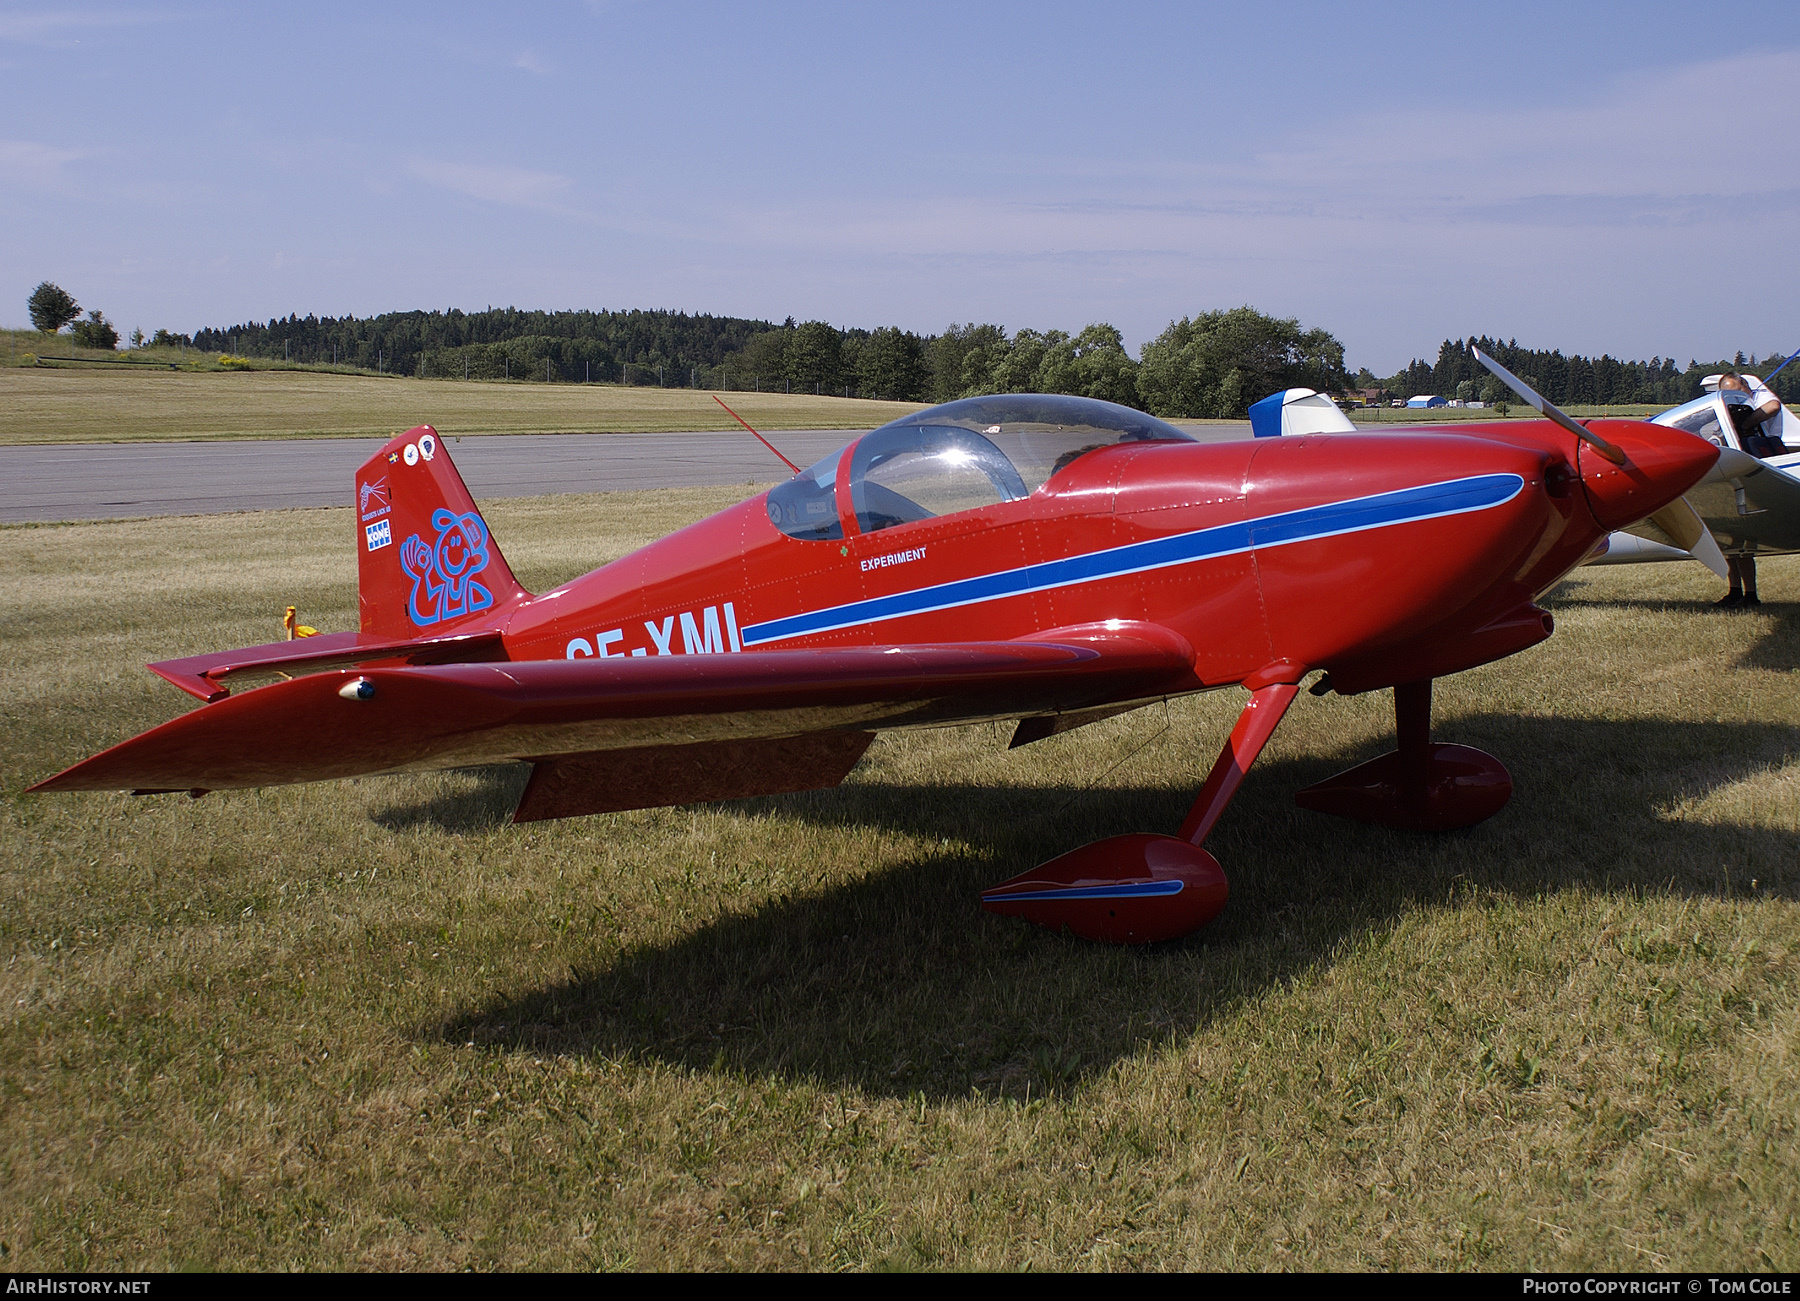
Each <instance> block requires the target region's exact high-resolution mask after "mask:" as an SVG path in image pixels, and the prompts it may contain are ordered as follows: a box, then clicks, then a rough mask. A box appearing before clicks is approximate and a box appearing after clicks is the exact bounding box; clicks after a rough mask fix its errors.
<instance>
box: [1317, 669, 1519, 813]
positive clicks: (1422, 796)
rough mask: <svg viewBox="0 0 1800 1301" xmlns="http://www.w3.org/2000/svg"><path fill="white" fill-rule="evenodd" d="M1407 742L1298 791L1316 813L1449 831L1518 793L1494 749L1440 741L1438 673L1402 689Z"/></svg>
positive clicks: (1397, 711) (1401, 733)
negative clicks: (1435, 702) (1436, 728)
mask: <svg viewBox="0 0 1800 1301" xmlns="http://www.w3.org/2000/svg"><path fill="white" fill-rule="evenodd" d="M1394 723H1395V731H1396V732H1397V733H1398V743H1399V747H1398V748H1397V749H1395V750H1392V751H1389V752H1388V753H1387V754H1384V755H1382V756H1381V757H1380V758H1378V759H1371V760H1369V761H1368V762H1367V763H1362V764H1358V765H1357V766H1356V767H1354V768H1351V769H1349V770H1347V771H1345V772H1341V773H1339V774H1338V775H1337V776H1335V777H1328V778H1326V779H1325V780H1324V781H1322V782H1319V783H1318V784H1317V785H1314V786H1308V787H1307V788H1306V789H1305V790H1303V791H1300V792H1298V793H1297V794H1296V795H1295V796H1294V803H1296V804H1298V805H1299V806H1300V807H1301V808H1303V809H1312V810H1313V811H1314V812H1316V813H1331V814H1335V815H1336V816H1338V817H1340V818H1355V819H1357V820H1358V821H1360V822H1375V823H1379V824H1380V825H1382V826H1384V827H1400V828H1403V829H1405V830H1408V831H1448V830H1451V829H1452V828H1455V827H1472V826H1474V825H1475V824H1476V823H1477V822H1480V821H1482V820H1483V819H1486V818H1491V817H1493V816H1494V814H1496V813H1498V812H1499V811H1500V810H1501V809H1503V808H1504V807H1506V801H1507V800H1509V799H1511V798H1512V775H1511V774H1510V773H1508V772H1507V771H1506V766H1505V765H1504V764H1502V763H1501V762H1500V761H1499V760H1498V759H1496V758H1494V756H1493V755H1491V754H1487V753H1485V752H1483V751H1481V750H1474V749H1471V748H1470V747H1468V746H1466V745H1445V744H1440V743H1433V741H1432V739H1431V680H1430V679H1429V678H1427V679H1426V680H1425V681H1423V682H1405V683H1402V684H1401V685H1399V686H1397V687H1395V688H1394Z"/></svg>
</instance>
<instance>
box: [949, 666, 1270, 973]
mask: <svg viewBox="0 0 1800 1301" xmlns="http://www.w3.org/2000/svg"><path fill="white" fill-rule="evenodd" d="M1304 673H1305V670H1304V669H1300V668H1298V667H1296V666H1294V665H1287V664H1283V665H1277V666H1272V667H1271V668H1269V669H1265V670H1263V671H1262V672H1261V673H1259V674H1256V675H1253V676H1252V677H1250V678H1248V679H1246V680H1245V682H1244V685H1245V686H1247V687H1249V688H1251V691H1250V702H1249V703H1248V704H1247V705H1245V706H1244V712H1243V713H1242V714H1240V715H1238V721H1237V726H1235V727H1233V728H1232V729H1231V738H1230V740H1228V741H1226V742H1225V748H1224V750H1222V751H1221V752H1220V754H1219V759H1218V762H1217V763H1215V764H1213V769H1212V773H1211V775H1210V776H1208V777H1207V779H1206V785H1205V786H1203V787H1201V788H1200V796H1199V798H1198V799H1196V800H1195V801H1194V807H1193V808H1192V810H1190V811H1189V813H1188V815H1187V819H1186V821H1184V822H1183V823H1182V824H1181V833H1180V835H1179V837H1176V836H1156V835H1148V834H1143V833H1139V834H1135V835H1129V836H1111V837H1108V838H1107V839H1105V840H1096V841H1095V842H1094V843H1093V844H1091V845H1083V846H1082V847H1081V848H1080V849H1076V850H1071V851H1070V852H1069V853H1067V854H1064V855H1063V856H1062V857H1060V858H1053V859H1051V860H1050V861H1049V862H1048V863H1044V864H1042V865H1041V866H1038V867H1035V868H1033V869H1032V870H1031V871H1029V872H1024V873H1021V874H1020V875H1018V876H1015V877H1013V878H1012V880H1010V881H1003V882H1001V883H1000V884H999V885H997V886H994V887H993V888H992V889H990V890H986V891H983V893H982V896H981V906H982V907H983V908H985V909H987V910H988V911H989V912H992V913H999V914H1000V915H1001V916H1004V917H1023V918H1025V919H1027V920H1028V921H1034V922H1036V923H1038V925H1040V926H1048V927H1049V928H1050V929H1051V930H1061V929H1063V927H1065V926H1066V927H1068V928H1069V930H1071V931H1073V932H1074V933H1075V934H1076V935H1079V936H1081V937H1082V938H1083V939H1089V940H1109V941H1111V942H1113V943H1115V944H1148V943H1150V942H1151V941H1153V940H1172V939H1174V938H1176V937H1177V936H1180V935H1186V934H1187V933H1188V932H1189V931H1192V930H1197V929H1198V928H1200V927H1202V926H1204V925H1206V923H1207V922H1209V921H1211V920H1212V919H1213V918H1214V917H1216V916H1218V915H1219V910H1220V909H1222V908H1223V907H1224V906H1225V900H1226V897H1227V896H1228V895H1229V893H1230V891H1229V888H1228V887H1227V886H1226V883H1225V873H1224V872H1223V871H1222V870H1220V868H1219V863H1218V860H1217V859H1215V858H1214V857H1213V856H1212V855H1211V854H1209V853H1207V852H1206V851H1205V850H1204V849H1202V848H1200V845H1201V842H1203V841H1204V840H1205V839H1206V837H1207V835H1208V833H1210V832H1211V831H1212V829H1213V825H1214V824H1215V823H1216V822H1218V820H1219V815H1220V814H1222V813H1223V812H1224V811H1225V806H1226V805H1227V804H1229V803H1231V797H1232V796H1233V795H1235V794H1236V793H1237V788H1238V787H1239V786H1240V785H1241V784H1242V783H1243V780H1244V774H1245V773H1246V772H1248V771H1249V769H1250V765H1251V764H1253V763H1255V762H1256V756H1257V755H1258V754H1260V753H1262V748H1263V746H1264V745H1266V744H1268V740H1269V738H1270V737H1271V736H1273V735H1274V734H1275V727H1276V724H1278V723H1280V722H1281V717H1282V715H1283V714H1285V713H1287V707H1288V706H1289V705H1290V704H1292V703H1293V700H1294V696H1295V694H1296V693H1297V692H1298V691H1299V690H1300V686H1299V682H1300V678H1301V677H1302V676H1303V675H1304ZM1270 679H1276V680H1270Z"/></svg>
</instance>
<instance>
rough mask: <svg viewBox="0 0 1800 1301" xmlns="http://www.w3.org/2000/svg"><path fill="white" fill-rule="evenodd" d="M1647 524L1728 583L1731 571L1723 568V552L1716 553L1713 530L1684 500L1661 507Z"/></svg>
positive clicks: (1678, 498) (1717, 551)
mask: <svg viewBox="0 0 1800 1301" xmlns="http://www.w3.org/2000/svg"><path fill="white" fill-rule="evenodd" d="M1650 522H1651V523H1652V524H1654V525H1656V527H1657V528H1659V529H1661V530H1662V531H1663V532H1664V533H1667V534H1668V535H1669V536H1670V537H1671V538H1672V539H1674V541H1675V545H1676V546H1678V547H1680V548H1681V549H1682V550H1683V551H1685V552H1687V553H1688V554H1689V555H1690V556H1692V557H1693V558H1694V559H1695V560H1698V561H1699V562H1700V563H1701V564H1703V565H1705V566H1706V567H1707V568H1708V569H1710V570H1712V571H1713V573H1715V574H1717V575H1718V576H1719V577H1720V578H1725V579H1727V580H1729V577H1730V571H1729V570H1728V569H1727V568H1726V566H1725V553H1724V552H1722V551H1720V550H1719V544H1718V542H1717V541H1715V540H1714V538H1713V535H1712V530H1710V529H1708V528H1707V527H1706V524H1705V523H1704V522H1703V521H1702V520H1701V518H1700V513H1699V512H1698V511H1696V510H1695V509H1694V508H1693V507H1692V506H1690V505H1688V501H1687V498H1686V497H1677V498H1676V499H1675V500H1674V501H1672V502H1670V503H1669V504H1668V505H1667V506H1664V507H1663V508H1662V509H1661V510H1659V511H1657V512H1656V514H1654V515H1652V516H1650Z"/></svg>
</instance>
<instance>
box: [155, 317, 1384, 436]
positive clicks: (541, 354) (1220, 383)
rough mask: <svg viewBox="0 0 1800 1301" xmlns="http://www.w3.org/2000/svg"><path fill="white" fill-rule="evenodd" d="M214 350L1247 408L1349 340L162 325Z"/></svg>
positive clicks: (638, 321)
mask: <svg viewBox="0 0 1800 1301" xmlns="http://www.w3.org/2000/svg"><path fill="white" fill-rule="evenodd" d="M155 341H156V342H159V343H163V342H166V343H170V344H182V345H186V346H190V347H194V348H199V349H201V350H204V351H214V352H229V353H235V354H238V355H242V356H252V357H265V358H279V359H285V360H288V361H296V362H304V363H311V364H326V363H331V364H337V365H349V366H357V367H361V368H365V369H369V370H378V371H385V372H389V373H394V374H403V375H419V376H425V377H434V376H441V377H453V378H469V379H501V378H514V379H546V380H550V381H552V382H564V383H571V382H580V381H592V380H600V381H608V382H614V383H619V382H623V383H634V382H636V383H653V384H663V385H671V386H681V387H685V386H687V385H689V384H698V385H701V386H704V387H717V388H726V389H752V388H755V389H774V390H782V391H787V392H793V393H842V394H846V395H852V394H853V395H855V396H859V397H872V398H890V399H897V400H901V401H912V402H945V401H950V400H951V399H954V398H960V397H973V396H976V395H978V394H984V393H1019V392H1035V393H1073V394H1079V395H1082V396H1086V397H1095V398H1101V399H1104V400H1106V401H1109V402H1118V403H1122V404H1124V405H1127V406H1133V407H1137V408H1140V409H1142V410H1146V411H1150V412H1152V413H1154V414H1157V415H1162V416H1172V417H1182V416H1187V417H1225V418H1229V417H1238V418H1242V417H1243V415H1244V414H1245V411H1246V409H1247V408H1248V406H1249V404H1250V403H1251V402H1254V401H1256V400H1257V399H1258V398H1260V397H1263V396H1265V395H1267V394H1268V393H1271V392H1274V391H1275V390H1276V389H1280V388H1288V387H1293V386H1296V385H1306V386H1308V387H1311V388H1317V389H1320V390H1322V391H1326V392H1339V391H1342V390H1343V389H1344V388H1345V386H1346V385H1347V383H1348V381H1349V376H1348V375H1347V373H1346V372H1345V370H1344V347H1343V344H1341V343H1339V342H1338V340H1337V339H1336V338H1334V337H1333V336H1332V335H1331V334H1329V333H1328V332H1326V331H1324V330H1321V329H1310V330H1309V329H1302V328H1301V326H1300V324H1299V322H1298V321H1296V320H1292V319H1280V318H1276V317H1271V316H1267V315H1265V314H1263V313H1261V312H1258V311H1257V310H1255V309H1254V308H1252V307H1248V306H1246V307H1237V308H1232V309H1230V310H1227V311H1216V312H1202V313H1200V314H1198V315H1196V316H1193V317H1183V318H1182V319H1181V320H1179V321H1174V322H1171V323H1170V325H1169V328H1168V329H1167V330H1165V331H1164V332H1163V333H1162V334H1160V335H1158V336H1157V337H1156V338H1155V339H1153V340H1151V341H1150V342H1149V343H1147V344H1145V345H1144V347H1143V348H1142V349H1140V351H1139V356H1138V357H1136V358H1133V357H1132V356H1131V354H1130V353H1129V352H1128V351H1127V350H1126V348H1125V341H1124V338H1123V336H1122V335H1121V334H1120V332H1119V330H1118V329H1117V327H1115V326H1113V325H1110V324H1107V323H1105V322H1101V323H1098V324H1094V325H1090V326H1088V327H1087V328H1086V329H1084V330H1082V331H1081V332H1080V333H1078V334H1073V335H1071V334H1069V333H1067V332H1066V331H1063V330H1037V329H1032V328H1029V327H1027V328H1021V329H1019V330H1017V331H1016V332H1013V333H1008V331H1007V330H1006V329H1005V328H1004V327H1002V326H999V325H994V324H978V323H976V322H972V321H971V322H969V323H967V324H961V325H956V324H953V325H951V326H950V327H949V328H947V329H946V330H945V331H944V332H943V333H942V334H935V335H919V334H915V333H914V332H912V331H910V330H903V329H900V328H898V327H894V326H885V327H881V328H878V329H860V328H852V329H840V328H839V327H837V326H835V325H832V324H830V323H828V322H825V321H806V322H799V323H797V322H795V320H794V319H793V318H792V317H789V318H788V319H787V320H786V321H784V322H783V323H781V324H780V325H777V324H775V323H774V322H772V321H758V320H748V319H743V318H738V317H725V316H708V315H694V316H690V315H688V314H686V313H682V312H666V311H665V312H651V311H632V312H592V311H582V312H573V311H571V312H527V311H519V310H517V309H515V308H501V309H489V310H487V311H485V312H462V311H458V310H455V309H452V310H450V311H445V312H438V311H431V312H423V311H415V312H391V313H387V314H385V315H382V316H374V317H366V318H358V317H354V316H347V317H319V316H311V315H309V316H305V317H300V316H294V315H290V316H288V317H286V318H276V319H274V320H271V321H268V322H267V323H262V322H245V323H244V324H241V325H235V326H228V327H224V328H216V329H205V330H200V331H197V332H196V333H194V334H193V335H192V336H187V335H173V334H169V333H168V332H167V331H162V330H159V331H157V334H156V339H155Z"/></svg>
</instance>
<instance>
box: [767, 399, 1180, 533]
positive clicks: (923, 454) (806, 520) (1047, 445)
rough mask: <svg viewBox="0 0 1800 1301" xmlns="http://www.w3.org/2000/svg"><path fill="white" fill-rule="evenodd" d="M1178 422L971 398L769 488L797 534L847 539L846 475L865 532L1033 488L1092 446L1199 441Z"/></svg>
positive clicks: (774, 518)
mask: <svg viewBox="0 0 1800 1301" xmlns="http://www.w3.org/2000/svg"><path fill="white" fill-rule="evenodd" d="M1194 441H1195V440H1194V439H1193V438H1192V437H1190V436H1189V435H1187V434H1184V433H1183V432H1182V431H1181V430H1179V429H1177V428H1175V426H1173V425H1171V424H1167V423H1165V422H1163V421H1161V420H1158V419H1156V417H1154V416H1148V415H1145V414H1144V413H1143V412H1142V411H1134V410H1132V409H1131V408H1130V407H1123V406H1118V405H1116V404H1115V403H1112V402H1101V401H1098V400H1096V399H1094V398H1079V397H1060V396H1049V395H1044V394H1009V395H1002V396H996V397H978V398H964V399H962V400H961V401H958V402H947V403H945V404H943V405H942V406H936V407H929V408H927V409H926V410H924V411H918V412H914V413H913V414H912V415H909V416H902V417H901V418H900V419H899V420H895V421H893V422H892V423H890V424H886V425H883V426H882V427H881V428H879V429H876V430H873V431H871V432H870V433H868V434H865V435H864V436H863V437H862V438H861V439H859V440H858V441H857V442H856V443H855V444H854V445H853V446H852V447H851V449H850V453H849V455H848V456H845V455H844V454H843V453H841V452H833V453H832V454H831V455H830V456H828V457H826V458H825V459H824V460H822V461H820V462H818V463H817V464H816V465H813V466H810V467H808V468H807V469H805V470H802V471H801V472H800V473H799V474H797V475H795V476H794V477H793V478H792V479H790V480H788V481H787V482H786V483H784V484H782V485H781V486H779V487H777V488H775V489H772V490H771V491H770V493H769V496H768V504H769V519H770V522H772V523H773V524H774V525H775V527H777V528H779V529H780V530H781V531H782V532H783V533H785V534H787V535H788V536H789V537H794V538H809V539H818V540H826V539H833V538H841V537H843V535H844V530H843V524H842V521H841V520H840V518H839V514H838V505H837V499H838V484H837V476H838V473H839V470H840V468H844V469H845V470H846V473H847V480H848V483H847V486H848V489H849V492H848V498H849V506H850V511H851V513H852V514H854V516H855V518H856V525H857V527H858V528H859V529H860V530H861V531H862V532H864V533H873V532H875V531H877V530H879V529H885V528H892V527H894V526H895V525H897V524H910V523H913V522H915V521H918V520H927V519H934V518H936V517H938V516H941V515H951V514H955V513H957V512H960V511H965V510H975V509H977V508H979V507H983V506H993V505H997V504H999V503H1001V502H1008V501H1017V500H1019V499H1021V498H1023V497H1029V496H1030V495H1031V494H1033V493H1035V492H1037V491H1038V490H1039V489H1040V488H1042V487H1044V486H1045V484H1047V483H1049V482H1050V481H1051V480H1052V479H1054V478H1055V477H1056V476H1057V475H1058V474H1060V473H1062V472H1063V471H1064V470H1066V469H1067V468H1068V467H1069V466H1070V465H1073V464H1074V463H1075V461H1077V460H1078V459H1080V458H1081V457H1083V456H1085V455H1086V454H1087V453H1089V452H1092V451H1097V450H1098V449H1100V448H1103V447H1112V446H1114V445H1116V444H1119V443H1157V442H1180V443H1191V442H1194Z"/></svg>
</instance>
